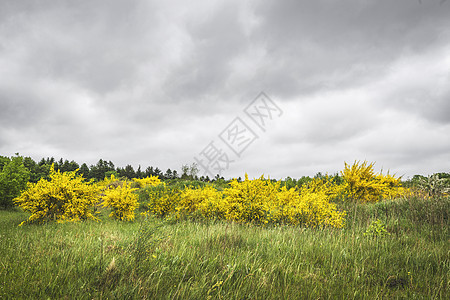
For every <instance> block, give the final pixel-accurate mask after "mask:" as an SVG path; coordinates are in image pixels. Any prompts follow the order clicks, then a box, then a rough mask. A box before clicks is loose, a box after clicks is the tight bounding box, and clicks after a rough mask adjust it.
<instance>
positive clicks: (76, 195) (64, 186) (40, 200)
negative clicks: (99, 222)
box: [14, 165, 100, 225]
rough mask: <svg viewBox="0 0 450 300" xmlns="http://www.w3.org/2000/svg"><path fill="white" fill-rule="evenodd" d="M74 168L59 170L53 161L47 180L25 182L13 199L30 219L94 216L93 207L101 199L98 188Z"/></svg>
mask: <svg viewBox="0 0 450 300" xmlns="http://www.w3.org/2000/svg"><path fill="white" fill-rule="evenodd" d="M76 172H77V171H72V172H64V173H61V172H60V171H55V169H54V166H53V165H52V166H51V168H50V175H49V176H50V181H48V180H45V179H41V180H39V181H38V182H37V183H28V184H27V186H28V189H27V190H26V191H24V192H23V193H22V194H21V195H20V196H19V197H17V198H16V199H14V202H15V203H17V204H18V205H19V206H20V207H21V208H22V209H23V210H25V211H27V212H30V213H31V216H30V217H29V219H28V222H29V223H44V222H47V221H52V220H55V221H57V222H65V221H78V220H85V219H96V217H95V216H94V212H93V210H94V205H95V204H96V203H97V202H98V201H99V200H100V198H99V197H100V195H99V192H100V188H99V187H98V186H97V185H95V184H93V183H92V182H85V180H84V178H83V177H82V176H81V175H78V174H76ZM23 223H25V222H22V224H23ZM22 224H21V225H22Z"/></svg>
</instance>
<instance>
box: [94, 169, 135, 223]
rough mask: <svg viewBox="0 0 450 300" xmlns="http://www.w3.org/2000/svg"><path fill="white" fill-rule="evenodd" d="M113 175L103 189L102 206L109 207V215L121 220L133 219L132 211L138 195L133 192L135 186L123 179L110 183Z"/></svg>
mask: <svg viewBox="0 0 450 300" xmlns="http://www.w3.org/2000/svg"><path fill="white" fill-rule="evenodd" d="M113 177H114V175H111V178H110V181H111V182H110V184H108V185H107V186H106V187H105V189H104V190H103V197H102V198H103V202H102V206H103V207H109V208H111V210H112V211H111V214H110V215H109V216H110V217H113V218H115V219H119V220H122V221H131V220H134V211H135V210H136V208H138V206H139V203H138V195H137V194H135V193H134V191H136V190H137V188H132V187H131V182H128V181H124V182H120V184H112V183H114V182H116V181H114V178H113Z"/></svg>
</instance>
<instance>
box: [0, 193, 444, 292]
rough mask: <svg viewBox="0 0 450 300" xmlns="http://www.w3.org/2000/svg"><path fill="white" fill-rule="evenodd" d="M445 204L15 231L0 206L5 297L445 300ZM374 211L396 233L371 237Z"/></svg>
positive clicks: (15, 214)
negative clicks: (313, 222) (334, 219)
mask: <svg viewBox="0 0 450 300" xmlns="http://www.w3.org/2000/svg"><path fill="white" fill-rule="evenodd" d="M449 202H450V201H449V200H448V198H447V200H443V199H441V200H439V201H435V202H423V201H419V200H409V201H402V202H397V203H394V202H388V203H379V204H377V205H366V206H361V207H359V208H358V210H357V216H358V219H357V220H356V222H355V224H356V225H355V227H354V228H352V224H353V221H352V220H349V222H348V226H347V228H346V229H344V230H333V229H325V230H319V229H304V228H298V227H297V228H295V227H272V228H260V227H254V226H242V225H237V224H230V223H224V222H217V223H201V222H191V221H184V222H179V223H169V222H165V221H162V220H160V219H154V218H148V219H144V218H143V217H142V218H141V217H139V218H138V220H137V221H135V222H132V223H123V222H117V221H112V220H108V219H106V217H105V218H104V220H103V222H100V223H96V222H83V223H77V224H47V225H41V226H39V225H27V226H23V227H18V226H17V225H18V224H19V223H20V222H21V221H23V220H24V219H25V218H26V217H27V215H26V214H24V213H22V212H19V211H0V241H1V243H0V299H3V298H4V299H9V298H14V299H17V298H38V299H44V298H45V299H47V298H52V299H61V298H67V299H92V298H95V299H97V298H108V299H114V298H118V299H126V298H130V299H133V298H135V299H145V298H151V299H153V298H157V299H159V298H161V299H177V298H179V299H205V298H208V297H210V298H212V299H299V298H300V299H302V298H304V299H309V298H311V299H318V298H320V299H327V298H333V299H352V298H357V299H358V298H370V299H376V298H383V299H392V298H394V299H395V298H404V299H414V298H416V299H433V298H437V299H448V298H449V296H450V294H449V289H448V285H449V277H448V275H449V266H450V259H449V221H448V213H449ZM349 209H351V208H350V207H349ZM105 215H106V214H105ZM349 215H351V214H349ZM377 217H378V218H381V219H382V220H383V221H384V222H385V223H386V224H387V226H386V227H387V229H388V231H389V232H390V233H391V234H390V235H389V236H385V237H379V238H369V237H367V236H364V232H365V231H366V230H367V228H368V225H369V224H370V222H371V221H372V220H374V219H376V218H377Z"/></svg>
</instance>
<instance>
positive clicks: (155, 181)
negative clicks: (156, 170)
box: [133, 176, 161, 188]
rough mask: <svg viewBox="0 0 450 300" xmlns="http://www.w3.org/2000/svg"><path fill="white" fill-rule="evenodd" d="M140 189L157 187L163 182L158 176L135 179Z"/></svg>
mask: <svg viewBox="0 0 450 300" xmlns="http://www.w3.org/2000/svg"><path fill="white" fill-rule="evenodd" d="M133 181H134V182H135V183H136V185H137V187H138V188H144V187H147V186H157V185H160V184H161V180H160V179H159V178H158V176H149V177H145V178H133Z"/></svg>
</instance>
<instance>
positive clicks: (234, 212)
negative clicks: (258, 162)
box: [223, 174, 280, 224]
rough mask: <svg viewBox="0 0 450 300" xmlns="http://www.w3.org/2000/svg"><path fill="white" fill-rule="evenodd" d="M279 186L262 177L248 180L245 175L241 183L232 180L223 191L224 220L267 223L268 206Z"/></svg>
mask: <svg viewBox="0 0 450 300" xmlns="http://www.w3.org/2000/svg"><path fill="white" fill-rule="evenodd" d="M279 185H280V184H279V183H272V182H271V181H270V180H264V178H263V177H261V178H259V179H253V180H249V179H248V175H247V174H245V180H244V181H242V182H239V181H237V180H236V179H234V180H232V181H231V182H230V187H228V188H226V189H225V190H224V191H223V193H224V195H225V199H226V200H227V203H228V207H227V213H226V218H227V219H228V220H234V221H238V222H244V223H246V222H252V223H258V224H264V223H268V219H267V215H268V213H269V209H270V204H271V203H272V202H273V201H274V199H275V198H276V193H277V190H278V188H279Z"/></svg>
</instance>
